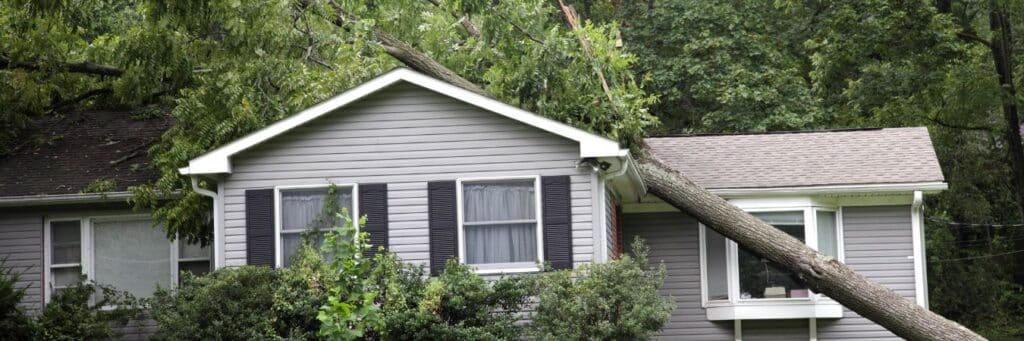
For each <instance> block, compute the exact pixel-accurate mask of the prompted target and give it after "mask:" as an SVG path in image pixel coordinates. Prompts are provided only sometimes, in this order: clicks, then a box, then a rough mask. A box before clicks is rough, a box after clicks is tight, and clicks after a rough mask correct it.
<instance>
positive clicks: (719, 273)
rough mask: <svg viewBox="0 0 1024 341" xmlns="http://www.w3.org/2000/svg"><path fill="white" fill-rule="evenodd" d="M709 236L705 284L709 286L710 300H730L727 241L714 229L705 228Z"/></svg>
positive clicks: (706, 249) (706, 235) (707, 236)
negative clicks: (726, 253) (726, 254)
mask: <svg viewBox="0 0 1024 341" xmlns="http://www.w3.org/2000/svg"><path fill="white" fill-rule="evenodd" d="M704 235H705V237H706V238H707V241H706V245H705V247H706V248H705V251H706V253H705V255H704V257H705V258H704V259H705V261H704V263H705V266H707V272H708V273H707V278H706V282H705V283H704V285H706V286H707V288H708V300H711V301H715V300H728V299H729V286H728V276H727V274H726V271H727V270H726V265H725V264H726V263H725V262H726V257H725V242H726V239H725V237H723V236H722V235H720V234H718V232H715V231H714V230H712V229H707V228H706V229H705V234H704Z"/></svg>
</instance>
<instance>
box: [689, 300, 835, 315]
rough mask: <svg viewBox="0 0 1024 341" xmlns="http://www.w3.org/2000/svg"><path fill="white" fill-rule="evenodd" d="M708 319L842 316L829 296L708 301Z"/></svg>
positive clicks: (706, 308)
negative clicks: (823, 297) (813, 298)
mask: <svg viewBox="0 0 1024 341" xmlns="http://www.w3.org/2000/svg"><path fill="white" fill-rule="evenodd" d="M705 310H706V312H707V318H708V320H709V321H731V320H783V319H808V318H821V319H828V318H841V317H843V306H842V305H841V304H839V303H837V302H836V301H833V300H831V299H827V298H825V299H819V300H817V301H813V300H810V299H795V300H791V299H785V300H765V301H761V300H751V301H742V302H736V303H731V302H709V303H708V304H707V306H706V307H705Z"/></svg>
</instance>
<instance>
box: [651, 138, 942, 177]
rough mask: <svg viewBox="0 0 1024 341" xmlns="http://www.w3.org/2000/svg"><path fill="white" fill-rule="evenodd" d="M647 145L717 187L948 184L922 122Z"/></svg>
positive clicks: (664, 140)
mask: <svg viewBox="0 0 1024 341" xmlns="http://www.w3.org/2000/svg"><path fill="white" fill-rule="evenodd" d="M645 142H646V143H647V144H648V145H649V146H650V148H652V151H653V153H654V155H655V156H657V157H658V158H659V159H661V160H662V161H664V162H666V163H667V164H668V165H669V166H670V167H673V168H675V169H676V170H678V171H679V172H681V173H683V174H684V175H686V176H687V177H689V178H690V179H691V180H693V181H694V182H696V183H697V184H698V185H701V186H704V187H705V188H707V189H712V190H714V189H718V190H722V189H772V188H790V187H792V188H799V187H821V186H831V187H832V189H841V188H843V186H847V187H848V186H860V187H864V186H865V185H867V186H875V187H878V188H883V187H887V186H888V187H893V188H896V187H899V186H903V187H905V188H914V189H919V190H941V189H945V183H943V181H944V179H943V176H942V169H941V168H939V162H938V159H937V158H936V156H935V150H934V149H933V148H932V142H931V139H930V138H929V136H928V129H926V128H923V127H918V128H886V129H864V130H844V131H815V132H790V133H764V134H745V135H705V136H700V135H697V136H680V137H655V138H648V139H646V140H645ZM894 186H895V187H894Z"/></svg>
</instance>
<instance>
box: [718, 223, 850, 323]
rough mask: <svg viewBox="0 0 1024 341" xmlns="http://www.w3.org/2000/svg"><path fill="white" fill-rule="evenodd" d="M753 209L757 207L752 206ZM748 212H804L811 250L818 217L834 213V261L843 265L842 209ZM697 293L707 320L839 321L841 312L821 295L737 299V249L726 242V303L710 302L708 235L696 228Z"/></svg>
mask: <svg viewBox="0 0 1024 341" xmlns="http://www.w3.org/2000/svg"><path fill="white" fill-rule="evenodd" d="M755 207H756V206H755ZM746 211H747V212H750V213H760V212H797V211H799V212H803V219H804V226H803V228H804V242H805V243H806V244H807V245H808V246H809V247H811V248H812V249H815V250H817V249H818V248H819V245H818V244H819V240H818V226H817V225H818V220H817V214H818V212H821V211H827V212H835V218H834V219H835V235H836V258H837V259H838V260H839V261H840V262H842V261H845V256H844V253H845V250H844V245H843V244H844V243H843V223H842V221H843V219H842V208H841V207H822V206H772V207H770V208H768V207H764V206H761V207H756V208H747V209H746ZM698 236H699V237H698V238H699V252H700V256H699V257H700V258H699V259H700V265H699V266H700V273H701V281H700V289H701V306H702V307H703V308H705V309H706V310H707V311H706V312H707V317H708V319H709V320H733V319H761V318H832V317H841V316H842V309H841V306H839V305H838V303H836V302H835V301H833V300H832V299H830V298H828V297H825V296H823V295H821V294H812V295H808V297H800V298H751V299H743V298H740V283H739V277H740V274H739V271H740V270H739V245H738V244H736V242H734V241H732V240H729V239H728V238H726V241H725V263H726V284H727V290H728V291H727V293H728V297H729V298H728V300H716V301H711V300H709V293H708V291H709V290H708V276H709V272H708V261H707V254H708V245H707V238H708V231H707V227H706V226H705V225H704V224H699V233H698Z"/></svg>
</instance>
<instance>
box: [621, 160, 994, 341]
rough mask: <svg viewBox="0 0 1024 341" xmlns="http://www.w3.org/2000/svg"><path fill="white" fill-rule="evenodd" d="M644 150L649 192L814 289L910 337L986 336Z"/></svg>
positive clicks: (644, 174) (640, 164)
mask: <svg viewBox="0 0 1024 341" xmlns="http://www.w3.org/2000/svg"><path fill="white" fill-rule="evenodd" d="M643 147H646V146H643ZM646 150H648V149H646V148H644V149H643V150H642V151H641V154H642V155H641V157H640V158H638V167H637V168H638V170H639V171H640V174H641V176H642V177H643V178H644V182H645V183H646V184H647V186H648V188H649V189H650V192H651V193H652V194H655V195H657V196H658V197H660V198H661V199H663V200H665V201H666V202H668V203H669V204H671V205H672V206H675V207H676V208H679V209H680V210H682V211H683V212H686V213H687V214H690V215H691V216H693V217H695V218H697V220H698V221H700V222H702V223H704V224H705V225H706V226H707V227H709V228H711V229H713V230H715V231H716V232H718V233H721V234H722V235H723V236H725V237H727V238H729V239H732V240H734V241H736V243H737V244H739V245H740V246H742V247H743V248H745V249H748V250H751V251H753V252H755V253H757V254H759V255H761V256H764V257H765V258H768V259H770V260H772V261H775V262H777V263H779V264H782V265H783V266H785V267H786V268H788V269H790V270H792V271H795V272H797V273H798V274H799V275H800V276H801V277H802V278H803V279H804V280H806V281H807V284H808V285H810V287H811V289H813V290H814V291H815V292H819V293H822V294H825V295H827V296H828V297H830V298H832V299H834V300H836V301H837V302H839V303H842V304H843V306H845V307H847V308H849V309H850V310H853V311H854V312H856V313H858V314H860V315H861V316H863V317H865V318H867V319H870V320H871V321H874V322H875V323H878V324H879V325H881V326H882V327H885V328H886V329H888V330H889V331H891V332H893V333H895V334H896V335H898V336H901V337H903V338H906V339H909V340H956V341H964V340H984V338H982V337H981V336H980V335H978V334H975V333H974V332H972V331H971V330H970V329H967V328H965V327H964V326H961V325H960V324H958V323H956V322H953V321H950V320H948V319H946V318H944V317H942V316H940V315H938V314H936V313H933V312H931V311H928V310H927V309H925V308H924V307H921V306H919V305H917V304H916V303H914V302H913V301H911V300H909V299H906V298H904V297H902V296H900V295H899V294H898V293H896V292H895V291H893V290H892V289H889V288H886V287H884V286H882V285H881V284H878V283H876V282H874V281H872V280H870V279H868V278H867V277H864V276H863V275H861V274H858V273H856V272H854V271H853V269H850V268H849V267H848V266H846V265H845V264H843V263H841V262H839V261H837V260H835V259H833V258H831V257H828V256H825V255H823V254H821V253H819V252H817V251H815V250H813V249H811V248H810V247H808V246H807V245H806V244H804V243H802V242H800V241H799V240H796V239H795V238H793V237H791V236H789V235H788V234H786V233H785V232H782V231H780V230H779V229H776V228H774V227H772V226H771V225H768V224H766V223H765V222H763V221H761V220H759V219H757V218H756V217H754V216H752V215H750V214H749V213H746V212H744V211H743V210H741V209H740V208H738V207H736V206H734V205H732V204H730V203H729V202H728V201H726V200H725V199H722V198H721V197H719V196H717V195H714V194H712V193H711V192H708V191H707V190H705V189H704V188H701V187H700V186H698V185H697V184H695V183H693V182H692V181H690V180H689V179H688V178H686V177H685V176H683V175H682V174H680V173H679V172H677V171H675V170H673V169H671V168H669V167H667V166H665V165H664V163H662V162H661V161H660V160H658V159H657V158H656V157H655V156H653V155H651V154H650V153H649V152H647V151H646Z"/></svg>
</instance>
